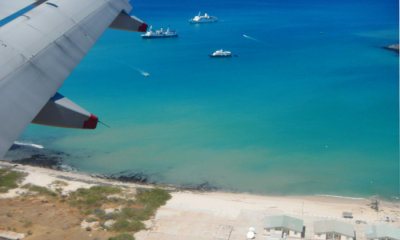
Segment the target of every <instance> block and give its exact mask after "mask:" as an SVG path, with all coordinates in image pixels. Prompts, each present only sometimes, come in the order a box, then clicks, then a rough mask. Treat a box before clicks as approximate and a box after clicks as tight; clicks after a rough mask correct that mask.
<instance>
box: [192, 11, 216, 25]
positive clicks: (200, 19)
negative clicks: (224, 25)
mask: <svg viewBox="0 0 400 240" xmlns="http://www.w3.org/2000/svg"><path fill="white" fill-rule="evenodd" d="M216 21H218V18H217V17H214V16H209V15H208V14H207V13H205V14H204V15H203V16H201V15H200V12H199V14H198V15H197V16H195V17H194V18H192V19H190V20H189V22H190V23H213V22H216Z"/></svg>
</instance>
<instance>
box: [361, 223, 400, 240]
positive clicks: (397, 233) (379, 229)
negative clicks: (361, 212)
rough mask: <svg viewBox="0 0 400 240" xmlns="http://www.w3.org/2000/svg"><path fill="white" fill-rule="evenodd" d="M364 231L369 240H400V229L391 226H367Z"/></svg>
mask: <svg viewBox="0 0 400 240" xmlns="http://www.w3.org/2000/svg"><path fill="white" fill-rule="evenodd" d="M364 230H365V235H366V236H367V239H375V238H391V239H395V240H400V229H399V228H396V227H392V226H389V225H377V226H366V227H365V229H364Z"/></svg>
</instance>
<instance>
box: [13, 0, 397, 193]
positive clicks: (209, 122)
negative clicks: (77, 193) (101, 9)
mask: <svg viewBox="0 0 400 240" xmlns="http://www.w3.org/2000/svg"><path fill="white" fill-rule="evenodd" d="M133 5H134V10H133V14H134V15H136V16H137V17H139V18H141V19H143V20H144V21H146V22H147V23H148V24H149V25H153V28H154V29H158V28H160V27H165V28H166V27H167V26H170V28H171V29H175V30H177V31H178V34H179V37H178V38H177V39H152V40H144V39H141V37H140V34H139V33H132V32H123V31H117V30H112V29H109V30H107V31H106V32H105V34H104V35H103V36H102V37H101V38H100V40H99V41H98V42H97V43H96V45H95V46H94V47H93V48H92V50H91V51H90V52H89V54H88V55H87V56H86V57H85V58H84V59H83V61H82V62H81V63H80V64H79V66H78V67H77V68H76V69H75V70H74V71H73V73H72V74H71V75H70V77H69V78H68V79H67V80H66V81H65V83H64V86H63V87H62V89H61V90H60V92H61V93H62V94H63V95H65V96H67V97H68V98H70V99H71V100H73V101H75V102H76V103H78V104H80V105H81V106H83V107H84V108H86V109H87V110H89V111H90V112H92V113H93V114H95V115H97V116H99V118H100V120H101V121H103V122H105V123H106V124H108V125H110V126H111V128H107V127H104V126H102V125H99V126H98V129H96V130H94V131H91V130H71V129H60V128H50V127H45V126H38V125H30V126H29V127H28V128H27V130H26V131H25V132H24V133H23V135H22V136H21V138H20V139H19V141H21V142H30V143H35V144H40V145H43V146H44V147H45V148H44V149H51V150H54V151H61V152H65V153H67V154H69V155H68V157H65V158H64V159H63V161H64V163H65V164H67V165H70V166H72V167H74V168H76V169H77V170H79V171H82V172H88V173H100V174H117V175H118V174H128V175H129V174H133V173H142V174H144V175H147V176H148V177H149V181H150V182H156V183H160V184H173V185H179V186H196V185H199V184H205V183H206V185H208V186H213V187H217V188H219V189H221V190H227V191H239V192H252V193H261V194H278V195H288V194H332V195H343V196H352V197H359V196H371V195H379V196H381V197H383V198H392V197H397V196H399V103H398V102H399V101H398V100H399V57H398V54H397V53H395V52H392V51H388V50H385V49H382V48H381V47H382V46H387V45H391V44H394V43H398V42H399V30H398V29H399V15H398V9H399V3H398V1H397V0H383V1H372V0H366V1H355V0H349V1H344V0H339V1H328V0H318V1H312V0H304V1H297V0H290V1H289V0H229V1H228V0H204V1H189V0H171V1H161V0H137V1H134V2H133ZM199 11H202V12H204V11H206V12H207V13H208V14H210V15H215V16H217V17H218V18H219V22H218V23H215V24H206V25H190V24H189V23H188V20H189V18H191V17H193V16H194V15H197V13H198V12H199ZM244 35H245V36H244ZM220 48H223V49H227V50H231V51H232V52H233V53H234V54H237V55H238V57H234V58H231V59H211V58H209V57H208V54H210V53H212V52H213V51H215V50H217V49H220ZM144 73H149V74H150V75H149V76H148V77H146V76H144V75H143V74H144Z"/></svg>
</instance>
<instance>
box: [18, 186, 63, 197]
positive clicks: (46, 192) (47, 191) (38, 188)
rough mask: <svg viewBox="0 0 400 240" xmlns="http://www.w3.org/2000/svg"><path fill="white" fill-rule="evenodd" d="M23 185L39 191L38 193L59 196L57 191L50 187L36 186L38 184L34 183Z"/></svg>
mask: <svg viewBox="0 0 400 240" xmlns="http://www.w3.org/2000/svg"><path fill="white" fill-rule="evenodd" d="M22 187H23V188H27V189H29V191H32V192H37V193H39V194H42V195H48V196H52V197H57V193H55V192H53V191H51V190H50V189H48V188H45V187H41V186H36V185H32V184H25V185H24V186H22Z"/></svg>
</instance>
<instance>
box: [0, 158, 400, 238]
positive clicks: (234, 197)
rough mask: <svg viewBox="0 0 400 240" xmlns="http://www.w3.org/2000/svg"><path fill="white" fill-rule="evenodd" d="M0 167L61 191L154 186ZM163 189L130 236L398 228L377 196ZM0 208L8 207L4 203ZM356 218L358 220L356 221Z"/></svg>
mask: <svg viewBox="0 0 400 240" xmlns="http://www.w3.org/2000/svg"><path fill="white" fill-rule="evenodd" d="M0 167H12V168H13V169H14V170H17V171H22V172H26V173H28V175H27V176H26V178H25V180H24V182H23V183H22V184H27V183H30V184H34V185H38V186H43V187H49V188H52V183H54V181H56V180H62V181H65V182H67V183H68V185H67V186H65V187H64V188H63V190H62V191H63V192H64V193H65V194H68V192H70V191H75V190H76V189H78V188H89V187H90V186H93V185H112V186H119V187H123V188H128V189H129V188H132V189H135V188H138V187H141V188H152V187H154V186H151V185H141V184H135V183H125V182H119V181H114V180H108V179H102V178H96V177H92V176H88V175H84V174H80V173H73V172H61V171H56V170H52V169H46V168H39V167H32V166H26V165H15V164H10V163H7V162H1V163H0ZM168 190H169V191H170V192H171V195H172V199H170V200H169V201H168V202H167V204H166V205H164V206H162V207H161V208H160V209H158V211H157V213H156V215H155V216H154V217H153V218H152V219H151V220H149V221H147V222H146V226H147V229H146V230H143V231H140V232H138V233H136V234H135V238H136V239H139V240H152V239H174V240H176V239H199V240H200V239H201V240H202V239H245V237H246V233H247V230H248V228H249V227H254V228H255V229H256V239H264V238H265V236H264V235H263V231H262V230H263V222H264V217H265V216H270V215H282V214H284V215H289V216H293V217H297V218H301V219H303V220H304V225H305V226H306V234H305V238H306V239H311V238H312V228H313V222H314V221H316V220H321V219H337V220H340V221H345V222H349V223H352V224H353V225H354V227H355V230H356V234H357V239H365V234H364V233H363V228H364V226H365V225H366V224H365V223H367V224H381V223H383V222H385V224H389V225H393V226H397V227H400V202H387V201H382V200H380V201H379V203H380V204H379V211H375V210H374V209H372V208H371V207H370V203H371V199H363V198H346V197H334V196H262V195H253V194H245V193H226V192H199V191H180V190H178V189H174V188H169V189H168ZM23 191H25V190H24V189H22V188H17V189H13V190H11V191H9V192H8V193H4V194H0V198H1V199H3V200H4V199H12V198H14V197H17V196H19V195H20V194H21V193H23ZM1 207H2V208H7V206H4V205H3V206H1ZM344 211H347V212H352V213H353V216H354V218H353V219H344V218H343V217H342V213H343V212H344ZM388 219H389V222H387V220H388ZM360 220H361V221H363V223H361V224H360V223H357V222H359V221H360ZM364 222H365V223H364ZM0 227H1V226H0ZM90 234H93V233H90ZM27 239H29V238H27ZM98 239H102V238H101V237H100V238H99V237H98ZM265 239H266V238H265Z"/></svg>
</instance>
